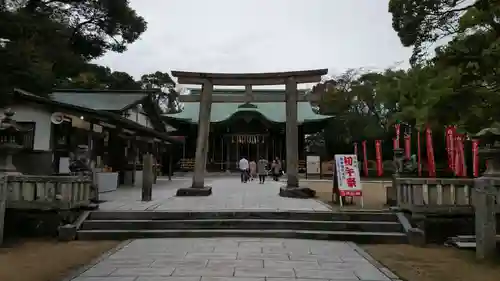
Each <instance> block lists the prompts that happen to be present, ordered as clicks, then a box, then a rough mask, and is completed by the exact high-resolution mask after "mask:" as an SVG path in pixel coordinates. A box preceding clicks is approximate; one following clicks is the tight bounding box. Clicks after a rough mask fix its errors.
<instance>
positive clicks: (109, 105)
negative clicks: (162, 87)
mask: <svg viewBox="0 0 500 281" xmlns="http://www.w3.org/2000/svg"><path fill="white" fill-rule="evenodd" d="M156 92H157V91H156V90H155V91H144V90H137V91H114V90H85V89H60V90H54V91H53V92H52V93H51V94H50V95H49V96H50V98H51V99H52V100H53V101H57V102H62V103H66V104H71V105H75V106H81V107H85V108H90V109H94V110H108V111H123V110H127V109H128V108H130V107H132V106H133V105H136V104H138V103H139V102H140V101H141V100H143V99H144V98H146V97H147V96H148V95H150V94H154V93H156Z"/></svg>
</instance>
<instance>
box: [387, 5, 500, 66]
mask: <svg viewBox="0 0 500 281" xmlns="http://www.w3.org/2000/svg"><path fill="white" fill-rule="evenodd" d="M498 4H499V1H498V0H472V1H471V0H420V1H414V0H390V1H389V12H390V13H391V14H392V26H393V28H394V30H395V31H396V32H397V33H398V36H399V38H400V39H401V43H402V44H403V45H404V46H406V47H409V46H413V47H414V49H413V55H412V58H411V62H412V63H417V62H419V61H420V60H421V59H422V58H423V56H424V55H425V54H426V53H427V49H428V47H430V46H432V45H433V44H434V43H436V42H437V41H439V40H441V39H443V38H447V37H454V36H456V35H458V34H465V33H468V32H470V31H472V30H478V29H482V30H494V31H495V32H496V33H499V31H500V23H499V22H498V21H497V19H498V16H499V12H500V10H499V8H498V7H499V5H498Z"/></svg>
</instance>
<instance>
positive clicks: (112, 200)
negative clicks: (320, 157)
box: [100, 176, 329, 211]
mask: <svg viewBox="0 0 500 281" xmlns="http://www.w3.org/2000/svg"><path fill="white" fill-rule="evenodd" d="M190 184H191V178H188V177H184V178H173V180H172V181H171V182H169V181H168V180H166V179H164V178H160V179H159V180H158V183H157V184H156V185H155V186H154V187H153V199H154V200H153V201H151V202H141V201H140V198H141V189H140V188H139V187H135V188H131V187H125V188H120V189H118V190H117V191H115V192H110V193H104V194H102V195H101V199H104V200H108V202H105V203H103V204H100V209H101V210H158V211H222V210H256V211H291V210H296V211H328V210H329V208H328V207H327V206H326V205H323V204H322V203H320V202H319V201H317V200H314V199H292V198H283V197H279V196H278V192H279V188H280V186H281V185H283V183H280V182H273V181H268V182H266V183H265V184H259V183H258V181H252V182H248V183H246V184H244V183H241V182H240V179H239V178H238V177H234V176H233V177H218V178H209V179H208V180H207V184H208V185H211V186H212V191H213V194H212V195H211V196H208V197H176V196H175V192H176V190H177V189H178V188H179V187H188V186H189V185H190Z"/></svg>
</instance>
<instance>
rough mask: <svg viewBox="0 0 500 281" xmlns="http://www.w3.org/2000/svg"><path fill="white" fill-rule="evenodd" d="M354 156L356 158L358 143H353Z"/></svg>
mask: <svg viewBox="0 0 500 281" xmlns="http://www.w3.org/2000/svg"><path fill="white" fill-rule="evenodd" d="M354 155H356V156H358V143H357V142H355V143H354Z"/></svg>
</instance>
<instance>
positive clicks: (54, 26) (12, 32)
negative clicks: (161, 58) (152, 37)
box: [0, 0, 146, 94]
mask: <svg viewBox="0 0 500 281" xmlns="http://www.w3.org/2000/svg"><path fill="white" fill-rule="evenodd" d="M7 4H8V5H6V8H5V9H2V10H0V34H2V38H3V39H6V40H8V42H9V43H7V44H6V45H5V47H0V61H2V63H3V64H2V67H0V76H1V77H2V78H0V83H1V84H0V89H2V90H3V91H2V93H5V92H7V91H9V89H12V88H14V87H22V88H24V89H26V90H29V91H32V92H34V93H36V94H45V93H48V92H49V91H50V90H51V89H52V88H53V87H55V86H57V85H58V83H64V82H65V81H66V82H67V80H68V79H70V77H72V78H76V77H77V76H82V77H80V80H81V81H80V82H82V83H83V82H84V84H85V83H91V81H93V80H95V79H94V78H92V75H86V74H82V73H84V72H86V64H87V62H88V61H89V60H90V59H94V58H97V57H99V56H102V55H103V54H104V53H105V52H106V51H109V50H112V51H117V52H122V51H124V50H125V47H126V45H127V44H130V43H132V42H134V41H135V40H136V39H137V38H138V37H139V36H140V34H142V33H143V32H144V31H145V29H146V22H145V21H144V19H143V18H141V17H140V16H138V15H137V14H136V13H135V11H134V10H132V9H131V8H130V7H129V6H128V1H126V0H81V1H77V0H59V1H57V0H17V1H9V2H8V3H7ZM128 78H129V77H125V75H123V74H120V73H117V74H115V80H117V81H118V80H119V81H121V82H123V83H125V82H126V83H129V84H127V85H131V80H130V79H128ZM96 79H97V78H96ZM97 80H98V81H99V79H97ZM132 80H133V79H132ZM94 82H95V81H94ZM92 83H93V82H92ZM119 84H120V83H119ZM120 85H122V84H120ZM115 86H116V85H115ZM113 87H114V86H113ZM120 87H121V86H120Z"/></svg>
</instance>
